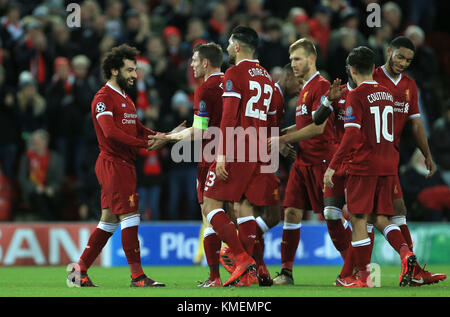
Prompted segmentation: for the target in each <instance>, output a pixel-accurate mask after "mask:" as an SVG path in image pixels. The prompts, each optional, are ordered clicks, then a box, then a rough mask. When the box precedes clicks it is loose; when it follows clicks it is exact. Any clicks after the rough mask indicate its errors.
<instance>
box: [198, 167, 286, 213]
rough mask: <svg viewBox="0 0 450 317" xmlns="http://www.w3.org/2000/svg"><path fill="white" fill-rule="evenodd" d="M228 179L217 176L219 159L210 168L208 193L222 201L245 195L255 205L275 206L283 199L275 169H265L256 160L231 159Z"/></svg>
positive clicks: (207, 184)
mask: <svg viewBox="0 0 450 317" xmlns="http://www.w3.org/2000/svg"><path fill="white" fill-rule="evenodd" d="M225 168H226V170H227V172H228V179H227V180H226V181H222V180H220V179H219V178H218V177H216V162H213V163H212V164H211V166H210V168H209V171H208V175H207V177H206V182H205V190H204V193H203V194H204V196H206V197H209V198H213V199H216V200H220V201H232V202H240V201H241V200H242V199H243V198H244V197H245V198H247V199H248V201H249V202H250V203H251V204H253V205H255V206H274V205H278V204H279V202H280V191H279V186H280V180H279V179H278V177H276V176H275V175H274V174H273V173H261V165H260V164H259V163H256V162H251V163H249V162H227V163H226V165H225Z"/></svg>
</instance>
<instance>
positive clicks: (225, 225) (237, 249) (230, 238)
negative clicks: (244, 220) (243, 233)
mask: <svg viewBox="0 0 450 317" xmlns="http://www.w3.org/2000/svg"><path fill="white" fill-rule="evenodd" d="M209 223H210V224H211V225H212V227H213V229H214V231H215V232H216V233H217V235H218V236H219V239H220V240H222V241H223V242H225V243H226V244H227V245H228V247H229V248H230V249H231V252H232V253H233V254H234V256H235V257H236V256H238V255H239V254H241V253H243V252H245V250H244V248H243V247H242V244H241V242H240V241H239V238H238V236H237V233H236V226H235V225H234V223H233V222H232V221H231V219H230V217H228V216H227V214H226V213H225V211H223V210H221V211H219V212H216V213H214V215H212V218H210V219H209Z"/></svg>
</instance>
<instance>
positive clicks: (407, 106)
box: [373, 36, 447, 286]
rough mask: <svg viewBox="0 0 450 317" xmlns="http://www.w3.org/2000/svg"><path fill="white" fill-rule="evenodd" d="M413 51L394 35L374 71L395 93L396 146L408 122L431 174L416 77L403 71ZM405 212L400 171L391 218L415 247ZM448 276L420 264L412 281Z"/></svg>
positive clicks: (432, 280) (432, 167) (404, 39)
mask: <svg viewBox="0 0 450 317" xmlns="http://www.w3.org/2000/svg"><path fill="white" fill-rule="evenodd" d="M414 54H415V47H414V44H413V43H412V41H411V40H410V39H409V38H407V37H405V36H399V37H396V38H394V39H393V40H392V41H391V42H390V44H389V48H388V50H387V55H388V59H387V62H386V64H384V65H383V66H380V67H378V68H377V69H376V70H375V71H374V73H373V78H374V80H375V81H377V82H378V83H380V84H381V85H383V86H385V87H387V88H388V89H389V90H390V91H391V92H392V95H393V97H394V119H395V131H394V137H395V139H394V144H395V146H396V147H397V148H398V147H399V143H400V139H401V135H402V131H403V128H404V127H405V125H406V123H408V122H409V123H410V125H411V132H412V134H413V137H414V140H415V141H416V145H417V147H418V148H419V150H420V151H421V152H422V154H423V156H424V157H425V165H426V167H427V169H428V175H427V176H426V177H431V176H432V175H433V174H434V172H435V165H434V163H433V158H432V155H431V151H430V148H429V146H428V140H427V135H426V132H425V128H424V126H423V123H422V120H421V118H420V111H419V104H418V91H417V85H416V83H415V81H414V79H412V78H410V77H409V76H408V75H406V74H404V71H405V70H406V69H407V68H408V67H409V65H410V64H411V61H412V60H413V58H414ZM406 213H407V210H406V206H405V202H404V200H403V192H402V188H401V185H400V180H399V177H398V174H397V177H396V179H395V187H394V216H393V217H392V218H391V221H392V222H394V223H395V224H397V225H398V226H399V227H400V230H401V232H402V234H403V237H404V238H405V240H406V242H407V243H408V246H409V248H410V249H411V250H412V249H413V241H412V238H411V235H410V233H409V229H408V225H407V224H406ZM446 277H447V275H445V274H437V273H431V272H428V271H426V270H424V269H423V268H421V267H420V265H419V264H417V265H416V268H415V269H414V277H413V279H412V284H413V285H415V286H421V285H425V284H432V283H437V282H439V281H441V280H444V279H445V278H446Z"/></svg>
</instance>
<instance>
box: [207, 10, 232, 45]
mask: <svg viewBox="0 0 450 317" xmlns="http://www.w3.org/2000/svg"><path fill="white" fill-rule="evenodd" d="M228 19H229V17H228V11H227V8H226V6H225V5H224V4H223V3H221V2H216V3H215V4H214V5H213V7H212V10H211V18H210V19H209V21H208V26H207V30H208V33H209V35H210V36H211V40H212V41H213V42H215V43H220V44H225V43H226V39H225V37H226V35H227V32H228Z"/></svg>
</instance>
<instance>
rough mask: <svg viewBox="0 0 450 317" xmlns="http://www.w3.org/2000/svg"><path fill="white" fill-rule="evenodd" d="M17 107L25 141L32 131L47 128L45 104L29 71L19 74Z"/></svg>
mask: <svg viewBox="0 0 450 317" xmlns="http://www.w3.org/2000/svg"><path fill="white" fill-rule="evenodd" d="M17 106H18V111H19V123H20V127H21V130H22V137H23V138H24V139H25V140H27V138H28V134H29V133H31V132H32V131H34V130H37V129H45V128H47V125H48V118H47V103H46V100H45V99H44V97H43V96H41V95H40V94H39V92H38V90H37V84H36V80H35V79H34V78H33V75H32V74H31V73H30V72H29V71H23V72H22V73H20V76H19V91H18V92H17Z"/></svg>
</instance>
